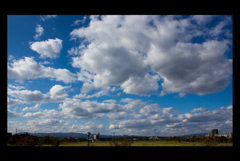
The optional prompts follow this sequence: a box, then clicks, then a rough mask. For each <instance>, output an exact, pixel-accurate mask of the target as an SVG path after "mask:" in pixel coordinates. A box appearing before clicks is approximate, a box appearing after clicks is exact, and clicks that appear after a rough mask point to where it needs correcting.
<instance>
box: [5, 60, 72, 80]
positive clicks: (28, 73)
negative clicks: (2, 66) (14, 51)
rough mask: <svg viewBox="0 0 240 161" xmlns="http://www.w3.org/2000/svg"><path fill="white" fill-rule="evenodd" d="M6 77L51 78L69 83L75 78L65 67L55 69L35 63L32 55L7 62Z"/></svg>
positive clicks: (19, 78)
mask: <svg viewBox="0 0 240 161" xmlns="http://www.w3.org/2000/svg"><path fill="white" fill-rule="evenodd" d="M7 74H8V78H10V79H11V78H12V79H18V80H24V79H38V78H53V79H55V80H57V81H63V82H64V83H70V82H73V81H75V80H76V76H75V74H73V73H71V72H70V71H69V70H67V69H60V68H59V69H55V68H52V67H45V66H43V65H41V64H39V63H37V62H36V61H35V60H34V58H32V57H24V58H23V59H19V60H14V61H13V63H8V72H7Z"/></svg>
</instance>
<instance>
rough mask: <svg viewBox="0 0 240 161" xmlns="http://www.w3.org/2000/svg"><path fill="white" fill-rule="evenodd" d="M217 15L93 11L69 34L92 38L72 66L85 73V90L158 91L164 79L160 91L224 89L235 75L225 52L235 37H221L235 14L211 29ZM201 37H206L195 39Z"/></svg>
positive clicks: (86, 38)
mask: <svg viewBox="0 0 240 161" xmlns="http://www.w3.org/2000/svg"><path fill="white" fill-rule="evenodd" d="M214 18H219V17H218V16H189V17H188V18H183V17H181V16H154V15H153V16H152V15H151V16H115V15H114V16H91V17H90V19H91V22H90V24H89V26H88V27H81V28H78V29H74V30H73V31H72V32H71V34H70V35H71V37H72V39H77V38H81V39H84V41H87V42H88V44H87V45H85V46H84V45H82V44H81V45H80V46H79V49H80V48H81V52H80V53H79V50H78V52H77V54H72V55H73V57H72V66H73V67H76V68H79V69H80V73H82V74H79V80H81V81H83V82H84V84H83V88H84V92H88V91H89V90H92V89H94V88H99V87H102V86H110V85H116V86H120V87H121V88H122V89H123V91H124V92H125V93H129V94H136V95H147V94H149V93H150V92H152V91H158V89H159V87H160V86H159V84H160V83H159V82H160V81H161V87H162V91H161V94H160V95H164V94H167V93H179V95H180V96H181V97H182V96H185V95H186V94H187V93H194V94H198V95H204V94H209V93H214V92H219V91H222V90H223V89H224V88H226V87H227V85H228V84H229V83H230V80H231V74H232V60H231V59H228V58H227V57H226V55H225V53H226V52H227V51H228V49H229V45H231V42H230V41H228V40H227V37H225V38H221V39H219V38H218V37H219V35H220V34H222V33H224V32H225V31H227V29H225V28H224V27H225V26H227V25H229V24H231V17H228V16H222V17H221V18H220V19H221V21H220V22H219V23H217V24H216V25H215V26H213V27H212V28H210V29H208V28H207V27H206V26H205V25H206V24H207V23H209V22H211V21H212V20H213V19H214ZM228 33H229V34H231V33H230V31H228ZM207 36H210V37H211V38H212V39H205V38H206V37H207ZM197 37H202V38H204V39H205V41H203V42H198V43H196V42H194V43H193V42H192V40H193V39H194V38H197ZM84 72H85V74H86V72H88V74H89V75H88V77H83V76H82V75H84ZM85 78H86V79H85ZM87 78H88V79H87ZM90 80H91V81H90ZM90 86H92V89H91V88H88V87H90ZM93 87H94V88H93Z"/></svg>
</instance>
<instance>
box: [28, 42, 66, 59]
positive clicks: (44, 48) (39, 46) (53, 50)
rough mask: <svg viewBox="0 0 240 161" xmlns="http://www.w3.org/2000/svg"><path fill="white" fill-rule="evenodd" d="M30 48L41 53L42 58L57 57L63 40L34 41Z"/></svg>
mask: <svg viewBox="0 0 240 161" xmlns="http://www.w3.org/2000/svg"><path fill="white" fill-rule="evenodd" d="M30 48H31V49H32V50H34V51H36V52H38V53H39V54H40V58H42V59H43V58H57V57H58V56H59V54H60V52H61V49H62V40H61V39H58V38H55V39H48V40H46V41H39V42H34V43H32V44H31V46H30Z"/></svg>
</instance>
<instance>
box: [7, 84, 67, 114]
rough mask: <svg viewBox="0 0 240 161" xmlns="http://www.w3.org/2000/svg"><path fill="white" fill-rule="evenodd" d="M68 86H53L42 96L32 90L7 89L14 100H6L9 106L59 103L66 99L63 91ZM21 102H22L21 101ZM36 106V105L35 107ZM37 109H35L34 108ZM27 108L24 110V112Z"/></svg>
mask: <svg viewBox="0 0 240 161" xmlns="http://www.w3.org/2000/svg"><path fill="white" fill-rule="evenodd" d="M68 88H70V86H65V87H63V86H61V85H54V86H53V87H52V88H51V89H50V90H49V93H46V94H43V93H42V92H41V91H38V90H34V91H30V90H12V89H10V88H8V95H10V96H11V97H15V98H16V99H11V98H9V99H8V102H9V106H10V105H15V104H22V103H48V102H61V101H63V100H64V99H66V98H67V97H68V94H67V92H66V91H65V89H68ZM22 100H23V101H22ZM36 106H37V105H36ZM32 108H33V107H32ZM35 108H37V107H35ZM27 109H29V108H26V110H27Z"/></svg>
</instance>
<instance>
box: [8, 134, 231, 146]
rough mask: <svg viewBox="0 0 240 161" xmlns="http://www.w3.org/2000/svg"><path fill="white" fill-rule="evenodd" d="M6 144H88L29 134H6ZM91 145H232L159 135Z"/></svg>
mask: <svg viewBox="0 0 240 161" xmlns="http://www.w3.org/2000/svg"><path fill="white" fill-rule="evenodd" d="M7 143H8V146H55V147H58V146H88V142H87V139H86V138H72V137H66V138H56V137H50V136H45V137H37V136H31V135H29V134H27V133H26V134H24V135H14V136H8V140H7ZM89 146H90V147H93V146H113V147H126V146H232V138H227V137H224V136H221V137H217V136H198V137H197V136H194V137H161V138H138V139H136V138H131V137H124V138H112V139H110V140H108V141H103V140H101V139H100V141H98V142H91V143H90V145H89Z"/></svg>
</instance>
